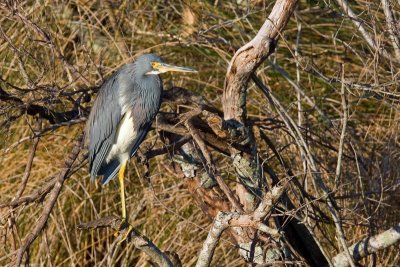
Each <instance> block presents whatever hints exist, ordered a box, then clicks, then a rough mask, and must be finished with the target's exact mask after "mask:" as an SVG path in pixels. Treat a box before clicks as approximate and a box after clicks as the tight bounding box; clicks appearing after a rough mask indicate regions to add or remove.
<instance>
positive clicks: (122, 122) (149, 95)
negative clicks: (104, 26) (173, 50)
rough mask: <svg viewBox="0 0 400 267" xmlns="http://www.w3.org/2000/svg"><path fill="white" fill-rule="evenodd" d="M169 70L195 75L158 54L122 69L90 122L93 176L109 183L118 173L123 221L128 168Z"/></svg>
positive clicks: (106, 88)
mask: <svg viewBox="0 0 400 267" xmlns="http://www.w3.org/2000/svg"><path fill="white" fill-rule="evenodd" d="M168 71H178V72H196V71H195V70H192V69H189V68H184V67H177V66H172V65H168V64H166V63H164V62H163V61H162V60H161V58H160V57H159V56H158V55H155V54H145V55H142V56H140V57H139V58H138V59H137V60H136V61H135V62H133V63H131V64H126V65H124V66H122V67H121V68H120V69H118V70H117V71H116V72H115V73H114V74H113V75H112V76H111V77H110V78H109V79H108V80H107V81H106V82H105V83H104V84H103V85H102V86H101V88H100V90H99V93H98V95H97V99H96V100H95V102H94V104H93V107H92V110H91V112H90V115H89V118H88V121H87V125H86V137H87V138H88V142H89V145H88V149H89V169H90V176H91V178H92V179H95V178H96V176H99V175H100V176H103V179H102V183H103V184H106V183H108V182H109V181H110V180H111V179H113V178H114V177H115V176H116V175H117V173H118V178H119V182H120V189H121V202H122V220H123V222H126V220H127V216H126V203H125V187H124V175H125V169H126V165H127V162H128V160H129V159H130V158H131V157H132V156H133V155H134V154H135V153H136V151H137V149H138V148H139V146H140V144H141V143H142V142H143V140H144V138H145V136H146V134H147V132H148V131H149V130H150V126H151V124H152V122H153V120H154V118H155V116H156V114H157V112H158V110H159V108H160V104H161V94H162V91H163V85H162V81H161V78H160V76H159V74H161V73H164V72H168Z"/></svg>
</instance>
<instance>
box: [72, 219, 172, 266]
mask: <svg viewBox="0 0 400 267" xmlns="http://www.w3.org/2000/svg"><path fill="white" fill-rule="evenodd" d="M121 223H122V219H121V218H119V217H117V216H108V217H104V218H100V219H97V220H94V221H90V222H87V223H81V224H80V225H78V229H82V230H88V229H98V228H109V227H110V228H112V229H114V230H116V231H118V237H117V244H119V243H120V242H122V241H125V242H128V243H129V242H132V243H133V244H134V246H135V247H136V248H137V249H140V250H141V251H143V252H144V253H146V254H147V255H148V256H149V257H150V258H151V260H153V261H154V262H155V263H157V265H158V266H160V267H174V264H173V263H172V262H171V260H170V259H169V257H168V255H167V254H166V253H164V252H162V251H161V250H160V249H159V248H158V247H157V246H156V245H155V244H154V243H153V242H151V241H150V240H149V239H148V238H147V237H145V236H143V235H141V234H140V233H139V232H138V231H137V230H136V229H134V228H133V227H132V226H131V225H125V227H124V228H123V229H120V227H121Z"/></svg>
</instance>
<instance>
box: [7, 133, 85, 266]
mask: <svg viewBox="0 0 400 267" xmlns="http://www.w3.org/2000/svg"><path fill="white" fill-rule="evenodd" d="M82 144H83V134H81V135H80V136H79V137H78V139H77V141H76V144H75V146H74V148H73V149H72V151H71V153H70V155H69V156H68V158H67V160H66V161H65V163H64V167H63V168H62V170H61V172H60V174H59V175H58V177H57V179H56V181H55V184H54V187H53V189H52V191H51V194H50V196H49V199H48V200H47V203H46V205H45V206H44V208H43V212H42V214H41V215H40V218H39V220H38V222H37V224H36V225H35V227H34V228H33V230H32V231H31V232H30V233H29V234H28V235H27V236H26V237H25V238H24V241H23V243H22V246H21V247H20V248H19V249H18V251H17V255H16V259H15V265H16V266H20V264H21V262H22V257H23V255H24V254H25V252H26V251H27V250H28V249H29V246H30V245H31V244H32V242H33V241H34V240H35V239H36V238H37V237H38V235H39V233H40V232H41V231H42V230H43V228H44V227H45V225H46V223H47V220H48V219H49V216H50V213H51V211H52V210H53V207H54V205H55V203H56V201H57V198H58V195H59V194H60V192H61V188H62V186H63V183H64V181H65V179H67V178H68V174H69V172H70V170H71V167H72V164H73V163H74V161H75V160H76V158H77V157H78V154H79V152H80V150H81V147H82Z"/></svg>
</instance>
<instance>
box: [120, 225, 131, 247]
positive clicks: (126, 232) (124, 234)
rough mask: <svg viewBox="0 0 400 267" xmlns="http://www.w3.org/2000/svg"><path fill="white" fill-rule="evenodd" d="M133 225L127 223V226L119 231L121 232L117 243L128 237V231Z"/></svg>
mask: <svg viewBox="0 0 400 267" xmlns="http://www.w3.org/2000/svg"><path fill="white" fill-rule="evenodd" d="M133 229H134V228H133V226H132V225H130V224H129V226H128V227H127V228H124V230H123V231H122V232H120V233H121V234H122V236H121V239H120V240H119V241H118V244H121V243H122V242H124V241H125V240H126V239H128V237H129V235H130V233H131V232H132V230H133Z"/></svg>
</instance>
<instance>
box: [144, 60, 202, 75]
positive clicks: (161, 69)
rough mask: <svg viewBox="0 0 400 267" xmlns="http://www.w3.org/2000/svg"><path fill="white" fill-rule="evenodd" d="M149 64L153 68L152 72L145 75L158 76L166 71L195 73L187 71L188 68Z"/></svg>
mask: <svg viewBox="0 0 400 267" xmlns="http://www.w3.org/2000/svg"><path fill="white" fill-rule="evenodd" d="M150 64H151V66H152V67H153V70H152V71H149V72H147V73H146V74H147V75H152V74H153V75H154V74H160V73H165V72H168V71H176V72H192V73H197V70H194V69H189V68H185V67H179V66H173V65H169V64H166V63H161V62H151V63H150Z"/></svg>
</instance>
